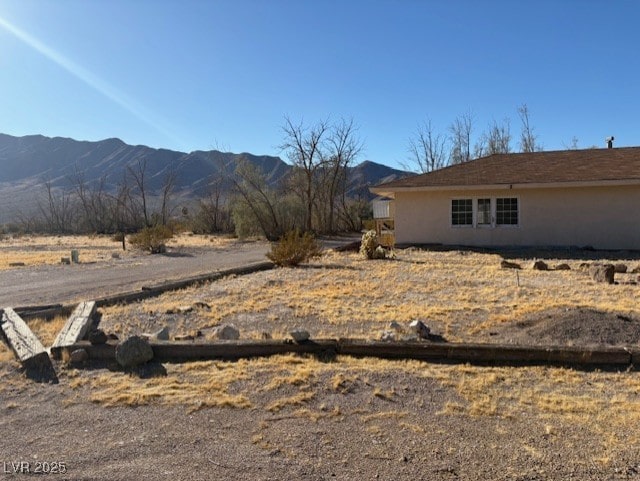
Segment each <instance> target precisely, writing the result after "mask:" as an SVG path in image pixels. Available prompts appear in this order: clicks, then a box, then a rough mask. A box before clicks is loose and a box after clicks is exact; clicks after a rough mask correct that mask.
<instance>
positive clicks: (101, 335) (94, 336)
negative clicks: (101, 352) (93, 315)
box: [88, 329, 109, 346]
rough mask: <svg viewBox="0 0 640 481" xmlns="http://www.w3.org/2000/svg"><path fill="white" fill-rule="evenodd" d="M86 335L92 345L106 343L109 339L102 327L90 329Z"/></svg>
mask: <svg viewBox="0 0 640 481" xmlns="http://www.w3.org/2000/svg"><path fill="white" fill-rule="evenodd" d="M88 337H89V342H90V343H91V344H93V345H94V346H97V345H101V344H106V343H107V340H108V339H109V338H108V337H107V334H106V333H105V332H104V331H103V330H102V329H92V330H91V331H89V336H88Z"/></svg>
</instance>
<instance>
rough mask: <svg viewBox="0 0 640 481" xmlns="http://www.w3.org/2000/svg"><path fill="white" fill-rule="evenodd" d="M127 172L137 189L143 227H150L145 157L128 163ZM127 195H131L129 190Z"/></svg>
mask: <svg viewBox="0 0 640 481" xmlns="http://www.w3.org/2000/svg"><path fill="white" fill-rule="evenodd" d="M127 173H128V174H129V176H130V177H131V179H132V181H133V183H134V185H135V187H136V189H137V191H138V199H139V201H140V208H141V214H142V218H143V219H144V225H145V227H151V215H150V213H149V206H148V198H147V196H148V192H147V180H146V175H147V159H146V158H141V159H140V158H139V159H138V160H137V161H136V163H135V164H133V165H128V166H127ZM129 196H131V191H129ZM130 198H131V197H130ZM132 200H133V199H132Z"/></svg>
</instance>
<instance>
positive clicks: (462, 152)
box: [449, 112, 473, 164]
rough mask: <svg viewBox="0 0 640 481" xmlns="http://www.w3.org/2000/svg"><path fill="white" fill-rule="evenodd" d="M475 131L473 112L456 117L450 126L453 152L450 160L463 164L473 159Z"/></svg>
mask: <svg viewBox="0 0 640 481" xmlns="http://www.w3.org/2000/svg"><path fill="white" fill-rule="evenodd" d="M472 131H473V115H472V114H471V112H467V113H466V114H463V115H461V116H460V117H458V118H456V119H455V120H454V121H453V123H452V124H451V125H450V126H449V134H450V142H451V152H450V154H449V161H450V162H451V163H452V164H461V163H463V162H468V161H469V160H471V132H472Z"/></svg>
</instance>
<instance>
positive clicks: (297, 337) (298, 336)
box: [289, 329, 311, 343]
mask: <svg viewBox="0 0 640 481" xmlns="http://www.w3.org/2000/svg"><path fill="white" fill-rule="evenodd" d="M289 335H290V336H291V337H292V338H293V340H294V341H295V342H297V343H300V342H305V341H308V340H309V338H310V337H311V334H309V331H307V330H306V329H294V330H292V331H290V332H289Z"/></svg>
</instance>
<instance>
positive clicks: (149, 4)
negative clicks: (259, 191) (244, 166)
mask: <svg viewBox="0 0 640 481" xmlns="http://www.w3.org/2000/svg"><path fill="white" fill-rule="evenodd" d="M639 18H640V2H637V1H631V0H629V1H607V2H605V1H590V0H580V1H578V0H575V1H571V0H565V1H562V0H554V1H546V0H540V1H530V2H525V1H520V0H510V1H507V0H504V1H499V0H495V1H491V0H487V1H477V0H476V1H462V0H451V1H444V0H443V1H417V0H397V1H390V0H389V1H383V0H369V1H357V0H353V1H346V0H345V1H338V0H315V1H305V0H269V1H267V0H234V1H223V0H220V1H217V0H212V1H204V0H202V1H196V0H181V1H178V0H172V1H169V0H55V1H54V0H46V1H43V0H0V132H2V133H7V134H11V135H27V134H43V135H47V136H63V137H73V138H76V139H79V140H100V139H104V138H109V137H119V138H121V139H122V140H124V141H125V142H127V143H130V144H145V145H149V146H152V147H165V148H170V149H176V150H182V151H192V150H208V149H211V148H218V149H220V150H228V151H232V152H251V153H254V154H270V155H280V154H281V153H280V152H279V150H278V147H277V146H278V145H279V144H280V143H281V141H282V130H281V126H282V124H283V120H284V116H285V115H288V116H289V117H290V118H291V119H293V120H294V121H299V120H304V122H305V123H307V124H313V123H315V122H317V121H319V120H323V119H327V118H330V119H339V118H341V117H344V118H347V119H348V118H352V119H353V120H354V122H355V123H356V124H357V125H358V126H359V135H360V137H361V139H362V141H363V143H364V146H365V149H364V152H363V154H362V156H361V158H360V159H359V160H364V159H370V160H373V161H376V162H380V163H385V164H387V165H392V166H398V165H399V163H401V162H404V161H406V160H407V158H408V153H407V144H408V140H409V138H410V137H411V136H412V135H413V134H414V132H415V131H416V128H417V126H418V125H419V124H420V123H422V122H424V121H426V120H429V119H430V120H431V122H432V125H433V127H434V128H435V130H436V131H439V132H442V133H446V132H447V127H448V126H449V125H450V124H451V122H452V121H453V120H454V119H455V118H456V117H457V116H460V115H462V114H465V113H467V112H471V114H472V115H473V117H474V133H475V134H476V135H480V134H481V132H482V131H483V130H484V129H486V127H487V126H488V124H489V123H491V122H493V121H494V120H495V121H498V122H500V121H502V120H503V119H504V118H509V119H510V120H511V132H512V135H513V136H514V142H513V144H514V147H517V137H518V135H519V132H520V125H519V119H518V116H517V112H516V109H517V107H518V106H519V105H522V104H523V103H526V104H527V105H528V108H529V111H530V117H531V123H532V125H533V126H534V128H535V133H536V134H537V135H538V140H539V141H540V142H541V143H542V144H543V146H544V148H545V150H556V149H562V148H565V147H566V146H568V145H569V144H570V143H571V139H572V138H573V137H577V139H578V144H579V146H580V147H585V148H586V147H590V146H593V145H597V146H604V145H605V143H604V139H605V137H607V136H609V135H615V137H616V142H615V145H616V146H631V145H640V94H639V89H638V87H639V86H640V55H639V54H638V47H640V29H639V28H638V27H637V23H638V19H639Z"/></svg>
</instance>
